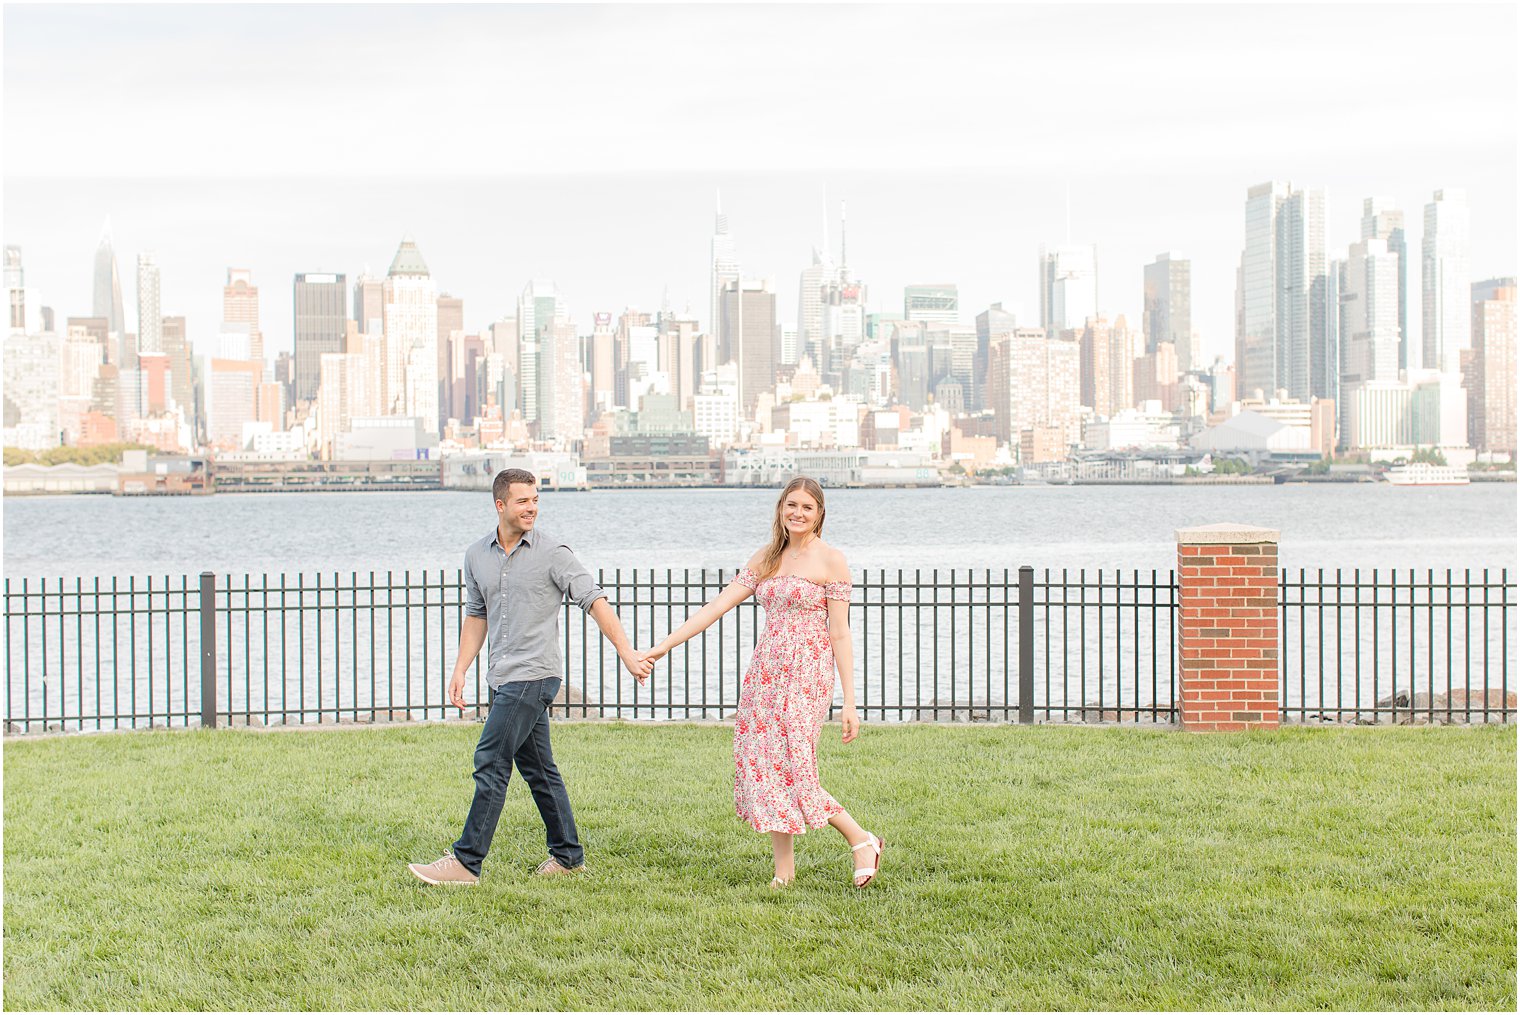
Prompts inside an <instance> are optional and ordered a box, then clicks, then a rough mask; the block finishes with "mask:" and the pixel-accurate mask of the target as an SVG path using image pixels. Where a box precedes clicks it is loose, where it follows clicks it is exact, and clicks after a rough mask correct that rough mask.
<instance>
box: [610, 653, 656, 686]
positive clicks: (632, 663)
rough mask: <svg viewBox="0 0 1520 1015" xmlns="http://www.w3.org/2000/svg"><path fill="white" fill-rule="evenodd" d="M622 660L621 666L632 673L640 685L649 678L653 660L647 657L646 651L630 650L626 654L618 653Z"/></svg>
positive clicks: (652, 668) (652, 669)
mask: <svg viewBox="0 0 1520 1015" xmlns="http://www.w3.org/2000/svg"><path fill="white" fill-rule="evenodd" d="M618 658H620V659H622V660H623V666H624V667H625V668H627V670H628V672H629V673H632V674H633V675H634V677H635V678H637V679H638V682H639V683H640V684H641V685H642V684H644V683H645V682H646V681H648V680H649V674H651V673H653V672H654V661H653V660H651V659H650V658H649V653H647V652H635V651H632V650H630V651H629V652H628V654H627V655H622V654H621V653H620V654H619V656H618Z"/></svg>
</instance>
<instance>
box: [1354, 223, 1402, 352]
mask: <svg viewBox="0 0 1520 1015" xmlns="http://www.w3.org/2000/svg"><path fill="white" fill-rule="evenodd" d="M1362 239H1364V240H1382V241H1383V242H1384V243H1385V244H1387V246H1388V252H1389V253H1390V254H1393V255H1394V256H1395V257H1397V258H1398V259H1399V266H1398V283H1399V323H1398V327H1399V369H1400V370H1407V369H1408V368H1409V246H1408V244H1407V243H1406V242H1405V239H1404V212H1403V211H1402V210H1401V209H1398V208H1395V207H1394V206H1393V199H1392V198H1387V197H1369V198H1366V199H1364V200H1363V201H1362Z"/></svg>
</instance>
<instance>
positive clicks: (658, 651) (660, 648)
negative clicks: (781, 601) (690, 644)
mask: <svg viewBox="0 0 1520 1015" xmlns="http://www.w3.org/2000/svg"><path fill="white" fill-rule="evenodd" d="M753 593H754V590H753V589H751V588H750V587H749V586H748V585H745V584H744V583H743V582H738V581H732V582H729V583H728V588H726V589H724V590H723V591H722V592H720V593H718V595H717V597H716V598H715V599H713V600H712V601H711V602H709V603H708V604H707V605H706V606H703V607H702V608H701V609H700V610H698V611H697V612H696V613H695V614H693V615H692V616H690V617H688V618H687V620H686V623H684V624H682V625H681V626H680V627H678V628H676V629H675V630H674V631H672V632H670V633H669V634H668V635H666V636H665V640H664V641H662V642H660V643H659V644H658V645H656V646H655V647H654V648H653V649H651V650H650V651H649V657H650V658H651V659H661V658H664V656H665V654H666V653H667V652H669V651H670V650H671V649H673V648H675V647H676V646H678V645H681V644H683V643H685V642H686V641H687V640H689V639H691V638H695V637H696V636H697V635H699V634H701V633H702V632H703V631H705V630H707V629H708V628H709V627H711V626H712V624H713V622H714V621H716V620H717V619H718V618H719V617H721V616H723V614H725V613H727V612H728V611H729V610H731V609H733V608H734V607H735V606H738V605H739V604H740V603H742V602H744V600H746V599H748V598H749V597H750V596H751V595H752V594H753Z"/></svg>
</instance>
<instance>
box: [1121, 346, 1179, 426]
mask: <svg viewBox="0 0 1520 1015" xmlns="http://www.w3.org/2000/svg"><path fill="white" fill-rule="evenodd" d="M1180 380H1181V377H1180V375H1179V373H1178V371H1177V350H1176V349H1175V348H1174V347H1173V346H1172V343H1170V342H1162V343H1161V344H1159V345H1157V346H1156V348H1155V349H1153V350H1151V351H1150V352H1148V353H1146V354H1145V355H1144V356H1140V357H1138V358H1137V359H1136V360H1135V361H1134V388H1133V390H1132V392H1131V397H1132V400H1133V401H1134V402H1135V403H1139V402H1150V401H1155V402H1160V403H1161V404H1162V405H1163V406H1165V407H1166V409H1167V411H1168V412H1171V411H1174V410H1175V409H1177V407H1178V405H1179V404H1180V402H1181V393H1182V388H1181V385H1180V383H1179V382H1180Z"/></svg>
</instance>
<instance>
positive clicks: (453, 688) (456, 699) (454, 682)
mask: <svg viewBox="0 0 1520 1015" xmlns="http://www.w3.org/2000/svg"><path fill="white" fill-rule="evenodd" d="M449 701H451V702H453V703H454V707H455V708H457V709H459V710H460V711H461V712H462V711H464V674H463V673H456V674H454V675H453V676H452V677H450V678H449Z"/></svg>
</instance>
